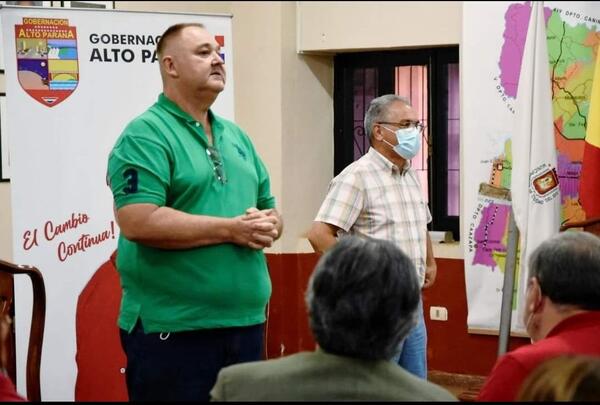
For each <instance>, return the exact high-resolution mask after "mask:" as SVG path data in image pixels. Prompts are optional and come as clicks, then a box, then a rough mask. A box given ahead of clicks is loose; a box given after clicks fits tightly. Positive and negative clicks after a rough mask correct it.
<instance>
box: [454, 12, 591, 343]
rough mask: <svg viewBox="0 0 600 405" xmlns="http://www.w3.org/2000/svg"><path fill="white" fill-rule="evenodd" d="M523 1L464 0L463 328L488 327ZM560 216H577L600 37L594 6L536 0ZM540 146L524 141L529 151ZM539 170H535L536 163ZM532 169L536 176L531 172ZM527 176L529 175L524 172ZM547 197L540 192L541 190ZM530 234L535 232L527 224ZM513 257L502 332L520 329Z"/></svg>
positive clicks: (508, 168)
mask: <svg viewBox="0 0 600 405" xmlns="http://www.w3.org/2000/svg"><path fill="white" fill-rule="evenodd" d="M530 14H531V2H509V1H506V2H494V3H489V2H485V3H484V2H465V3H464V5H463V38H462V43H461V50H462V53H461V76H462V81H461V85H462V117H463V118H462V137H461V145H462V148H463V151H464V156H465V159H464V160H463V166H462V173H463V181H462V184H461V186H462V188H463V194H462V195H463V198H464V203H463V212H462V213H461V219H462V235H461V237H462V241H463V246H464V259H465V279H466V284H467V302H468V310H469V313H468V318H467V323H468V326H469V328H470V329H471V330H498V328H499V325H500V307H501V302H502V284H503V280H504V267H505V262H506V253H507V242H508V241H507V239H508V237H507V232H508V215H509V213H510V207H511V205H510V204H511V201H510V194H509V193H507V191H508V190H510V188H511V173H512V168H513V165H512V161H513V159H512V157H513V152H512V151H511V144H512V141H513V139H512V136H513V131H514V129H515V112H516V108H517V107H516V103H515V101H516V96H517V89H518V86H519V75H520V72H521V62H522V58H523V50H524V46H525V39H526V36H527V28H528V24H529V17H530ZM543 14H544V21H545V24H546V36H547V44H548V64H549V65H548V70H549V74H550V81H551V84H549V85H551V86H552V87H551V88H552V118H551V122H549V123H537V124H536V125H538V124H539V125H542V124H547V125H553V127H554V138H555V141H556V149H557V151H556V154H557V163H558V167H557V170H556V173H554V172H552V173H554V175H555V176H557V177H558V180H559V181H558V183H559V189H560V205H561V222H562V223H564V222H567V221H576V220H583V219H585V217H586V213H585V211H584V210H583V209H582V207H581V204H580V202H579V176H580V173H581V168H582V160H583V147H584V143H585V141H584V139H585V127H586V119H587V116H588V112H589V101H590V93H591V89H592V86H591V83H592V77H593V69H594V62H595V58H596V55H597V53H598V44H599V42H600V35H599V34H600V3H594V2H563V1H559V2H554V1H548V2H544V10H543ZM542 146H543V145H539V144H537V145H536V144H532V145H531V148H532V153H533V152H537V151H539V149H540V148H541V147H542ZM540 169H541V168H540ZM540 174H542V173H540ZM532 175H535V173H532ZM549 195H550V194H547V195H545V196H544V198H546V197H548V196H549ZM530 231H531V232H535V231H536V230H535V229H531V230H530ZM520 269H521V266H520V263H517V268H516V272H517V273H516V274H515V280H517V282H516V285H515V287H514V291H515V296H514V299H513V316H512V330H513V331H519V332H522V331H523V330H524V329H523V326H522V322H521V319H519V316H518V314H520V313H521V310H520V309H521V307H522V305H523V302H524V297H523V294H524V288H523V287H524V286H522V285H519V284H522V283H523V275H520V274H519V270H520Z"/></svg>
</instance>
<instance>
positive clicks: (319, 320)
mask: <svg viewBox="0 0 600 405" xmlns="http://www.w3.org/2000/svg"><path fill="white" fill-rule="evenodd" d="M420 299H421V292H420V288H419V282H418V281H417V273H416V271H415V266H414V264H413V263H412V261H411V260H410V259H409V258H408V256H407V255H406V254H404V253H403V252H402V251H401V250H400V249H399V248H398V247H396V246H395V245H394V244H392V243H391V242H388V241H385V240H379V239H372V238H366V237H365V238H361V237H358V236H345V237H343V238H341V240H340V241H339V242H338V243H337V244H336V245H335V246H334V247H333V248H332V249H331V250H329V251H328V252H327V253H326V254H325V255H323V256H322V257H321V259H320V260H319V262H318V263H317V266H316V268H315V271H314V273H313V274H312V276H311V278H310V281H309V284H308V290H307V292H306V302H307V306H308V309H309V320H310V326H311V329H312V332H313V334H314V336H315V338H316V340H317V342H318V344H319V346H320V347H322V348H323V350H325V351H326V352H329V353H333V354H338V355H343V356H349V357H357V358H362V359H369V360H381V359H386V360H387V359H391V358H392V357H393V356H394V355H395V354H396V352H397V350H398V346H399V344H400V341H401V340H402V339H403V338H404V337H405V336H406V335H407V334H408V332H409V331H410V330H411V328H412V327H413V326H415V324H416V319H417V318H416V316H417V314H416V310H417V307H418V305H419V302H420Z"/></svg>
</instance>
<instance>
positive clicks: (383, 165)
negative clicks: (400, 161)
mask: <svg viewBox="0 0 600 405" xmlns="http://www.w3.org/2000/svg"><path fill="white" fill-rule="evenodd" d="M367 155H368V156H369V159H370V160H371V161H372V162H373V163H374V164H375V165H376V166H377V168H379V169H382V170H385V171H388V172H390V173H392V174H394V173H395V172H397V173H400V175H404V174H406V172H407V171H408V169H410V160H406V163H405V164H404V167H403V168H400V167H398V166H396V165H395V164H393V163H392V162H391V161H390V160H389V159H388V158H386V157H385V156H383V155H382V154H381V153H379V152H378V151H377V150H376V149H375V148H373V147H371V148H369V151H368V152H367Z"/></svg>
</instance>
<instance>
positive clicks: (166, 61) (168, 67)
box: [160, 55, 179, 77]
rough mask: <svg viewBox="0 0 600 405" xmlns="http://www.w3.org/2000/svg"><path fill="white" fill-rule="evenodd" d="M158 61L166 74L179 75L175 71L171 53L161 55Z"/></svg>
mask: <svg viewBox="0 0 600 405" xmlns="http://www.w3.org/2000/svg"><path fill="white" fill-rule="evenodd" d="M160 63H161V65H162V69H163V71H164V72H165V74H166V75H167V76H170V77H179V74H178V73H177V68H176V66H175V61H174V60H173V57H172V56H171V55H165V56H163V57H162V60H161V61H160Z"/></svg>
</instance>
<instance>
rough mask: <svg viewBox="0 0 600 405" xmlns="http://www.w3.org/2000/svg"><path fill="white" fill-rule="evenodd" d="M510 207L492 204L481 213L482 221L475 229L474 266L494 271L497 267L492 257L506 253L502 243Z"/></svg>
mask: <svg viewBox="0 0 600 405" xmlns="http://www.w3.org/2000/svg"><path fill="white" fill-rule="evenodd" d="M509 210H510V206H508V205H503V204H495V203H490V204H489V205H488V206H487V207H485V208H484V209H483V210H482V211H481V221H480V222H479V226H478V227H477V229H475V236H474V239H475V243H476V244H477V245H476V246H477V247H476V248H475V256H474V257H473V264H482V265H484V266H489V267H491V268H492V270H494V268H495V267H496V266H497V264H496V262H495V261H494V257H493V256H492V253H493V252H506V245H504V243H502V239H503V238H504V234H505V231H506V220H507V218H508V212H509Z"/></svg>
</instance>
